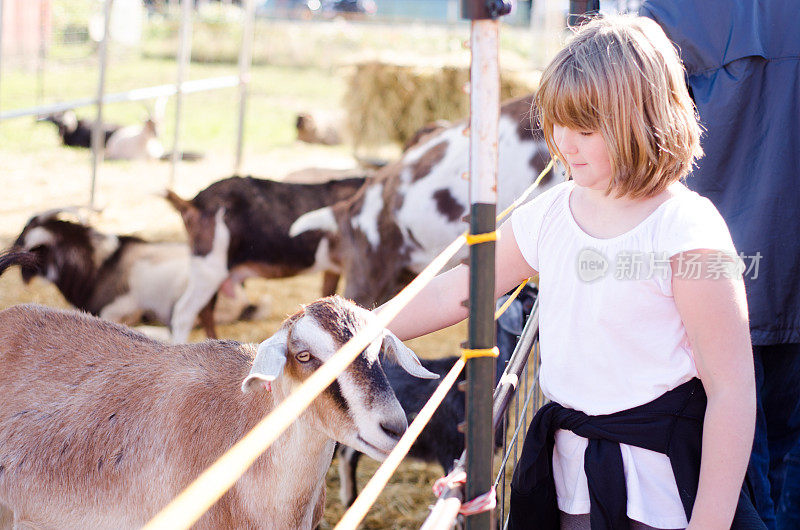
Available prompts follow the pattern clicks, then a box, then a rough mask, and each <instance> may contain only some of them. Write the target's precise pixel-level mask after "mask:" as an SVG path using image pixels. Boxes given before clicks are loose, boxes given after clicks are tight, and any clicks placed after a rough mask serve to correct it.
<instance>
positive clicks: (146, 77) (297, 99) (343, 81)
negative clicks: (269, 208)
mask: <svg viewBox="0 0 800 530" xmlns="http://www.w3.org/2000/svg"><path fill="white" fill-rule="evenodd" d="M77 4H80V2H78V3H77ZM77 4H76V5H77ZM80 5H82V4H80ZM84 11H86V10H85V9H84V10H81V9H79V8H77V7H70V2H67V1H66V0H56V1H55V2H54V7H53V13H54V17H55V18H54V37H53V44H52V46H51V48H50V50H49V51H48V58H47V61H46V63H45V68H44V71H43V75H42V76H41V77H40V76H38V75H37V73H36V71H35V69H32V68H30V67H28V68H21V67H19V66H15V65H14V64H9V63H8V62H6V63H5V64H4V65H3V66H4V67H3V74H2V82H1V83H0V105H2V109H3V110H12V109H20V108H26V107H30V106H34V105H37V104H42V103H50V102H57V101H67V100H72V99H78V98H86V97H93V96H94V95H95V94H96V91H97V83H98V78H99V72H98V68H97V58H96V56H95V52H94V45H93V44H92V43H90V42H75V43H71V44H68V43H64V41H63V39H61V40H59V35H62V33H63V32H64V31H75V30H76V28H78V29H80V27H81V24H82V21H83V23H85V21H86V13H85V12H84ZM226 20H227V19H226V17H225V16H222V15H220V14H219V13H211V15H209V16H206V17H205V18H203V17H198V18H197V19H196V20H195V23H194V29H193V62H192V64H191V66H190V68H189V74H188V76H189V78H190V79H201V78H207V77H217V76H225V75H236V74H237V72H238V67H237V65H236V60H237V57H238V47H239V43H240V28H239V25H238V24H237V23H235V22H230V21H226ZM59 32H62V33H59ZM177 33H178V24H177V21H176V20H175V19H174V18H152V19H149V20H148V21H147V23H146V24H145V28H144V36H145V38H144V41H143V42H142V44H141V46H140V47H139V48H138V49H123V48H120V47H112V48H111V49H110V51H109V67H108V69H107V73H106V92H107V93H115V92H121V91H126V90H131V89H134V88H141V87H147V86H154V85H160V84H166V83H173V82H174V81H175V79H176V76H177V67H176V62H175V59H174V57H175V52H176V47H177ZM501 36H502V38H501V45H502V50H501V64H503V65H508V64H512V63H516V64H523V65H524V64H525V61H527V60H528V56H527V55H526V53H527V52H532V50H531V48H532V47H533V45H532V44H531V42H532V41H531V38H530V37H529V36H528V35H527V33H526V32H524V31H522V30H520V29H519V28H510V27H503V29H502V30H501ZM468 37H469V28H468V26H467V25H465V24H459V25H456V26H452V27H445V26H426V25H413V24H412V25H409V24H405V25H388V24H374V23H352V22H343V21H291V22H290V21H276V20H267V19H258V21H257V25H256V31H255V44H254V47H253V57H254V64H253V67H252V70H251V82H250V87H249V93H250V97H249V99H248V102H247V116H246V128H245V146H246V150H247V151H250V152H258V153H265V152H268V151H269V150H270V149H273V148H276V147H281V146H285V145H287V144H289V143H291V142H293V141H294V138H295V132H294V122H295V116H296V114H297V113H298V112H308V111H316V110H330V109H337V108H340V107H341V101H342V98H343V95H344V93H345V90H346V85H347V76H348V73H349V72H350V71H351V68H349V65H353V64H355V63H356V62H358V61H359V60H362V59H365V58H373V59H374V58H381V57H386V56H387V55H389V56H390V57H391V60H399V61H400V62H414V61H418V60H421V61H423V62H431V61H433V62H434V63H436V62H437V61H438V62H439V63H441V64H453V63H457V64H467V63H468V60H469V52H468V50H466V49H464V48H463V47H462V43H463V42H464V41H465V40H466V39H468ZM145 103H147V104H149V105H151V106H152V104H153V102H152V101H150V102H145ZM174 105H175V98H170V100H169V103H168V106H167V109H166V119H165V121H164V124H163V127H162V130H161V138H162V141H163V142H164V144H165V146H167V148H169V146H170V145H171V143H172V138H173V131H174ZM238 105H239V104H238V90H237V89H235V88H231V89H223V90H216V91H212V92H200V93H194V94H188V95H186V96H185V99H184V107H183V114H182V115H183V124H182V126H181V127H182V135H181V144H182V146H183V148H184V149H189V150H199V151H209V150H217V149H219V150H225V151H229V150H233V148H234V145H235V141H236V128H237V116H238V109H239V106H238ZM77 113H78V115H79V116H80V117H85V118H93V117H94V116H95V115H96V114H95V113H96V111H95V109H94V108H93V107H91V106H90V107H85V108H81V109H78V110H77ZM146 116H147V111H146V109H145V107H144V105H143V104H142V103H130V102H127V103H118V104H110V105H107V106H106V107H105V109H104V120H105V121H109V122H117V123H122V124H136V123H140V122H141V121H142V120H143V119H144V118H145V117H146ZM54 143H56V144H57V143H58V138H57V136H56V134H55V128H54V127H53V126H52V125H49V124H37V123H35V121H34V119H33V118H32V117H31V118H19V119H15V120H10V121H6V122H2V123H0V152H1V151H6V150H8V151H13V152H17V153H32V154H33V153H35V152H36V151H37V150H38V149H39V146H42V145H46V146H51V145H53V144H54Z"/></svg>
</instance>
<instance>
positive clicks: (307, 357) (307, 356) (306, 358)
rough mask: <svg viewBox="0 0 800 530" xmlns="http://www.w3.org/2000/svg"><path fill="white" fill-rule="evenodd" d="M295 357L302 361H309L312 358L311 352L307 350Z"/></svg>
mask: <svg viewBox="0 0 800 530" xmlns="http://www.w3.org/2000/svg"><path fill="white" fill-rule="evenodd" d="M294 358H295V359H297V360H298V361H300V362H301V363H307V362H308V361H310V360H311V354H310V353H308V352H307V351H301V352H300V353H298V354H297V355H295V356H294Z"/></svg>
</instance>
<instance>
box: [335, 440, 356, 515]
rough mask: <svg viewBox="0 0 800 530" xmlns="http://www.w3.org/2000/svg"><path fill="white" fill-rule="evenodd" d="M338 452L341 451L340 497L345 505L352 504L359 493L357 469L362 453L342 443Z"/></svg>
mask: <svg viewBox="0 0 800 530" xmlns="http://www.w3.org/2000/svg"><path fill="white" fill-rule="evenodd" d="M337 453H339V499H340V500H341V501H342V504H344V505H345V506H350V505H352V504H353V503H354V502H355V500H356V496H357V495H358V481H357V480H356V471H357V469H358V460H359V459H360V458H361V453H359V452H358V451H356V450H355V449H353V448H352V447H348V446H346V445H340V446H339V448H338V449H337Z"/></svg>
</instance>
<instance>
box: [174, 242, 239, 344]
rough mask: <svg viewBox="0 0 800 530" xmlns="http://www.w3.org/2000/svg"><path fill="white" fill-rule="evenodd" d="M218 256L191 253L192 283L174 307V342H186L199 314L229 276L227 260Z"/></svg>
mask: <svg viewBox="0 0 800 530" xmlns="http://www.w3.org/2000/svg"><path fill="white" fill-rule="evenodd" d="M216 258H217V256H214V255H213V254H209V255H207V256H192V258H191V260H190V262H189V282H188V285H187V287H186V291H184V293H183V294H182V295H181V297H180V298H179V299H178V301H177V303H176V304H175V309H173V311H172V319H171V322H170V331H171V332H172V341H173V342H176V343H177V342H186V341H187V339H188V338H189V332H191V330H192V327H193V326H194V323H195V321H196V320H197V316H198V314H199V313H200V311H201V310H202V309H203V308H205V307H206V306H208V305H209V302H210V301H211V300H212V298H213V297H214V296H215V295H216V294H217V291H218V290H219V287H220V286H221V285H222V282H224V281H225V278H227V277H228V267H227V266H226V263H225V261H224V260H221V259H216ZM212 310H213V305H212ZM204 316H205V315H204ZM212 326H213V316H212ZM206 330H208V328H206Z"/></svg>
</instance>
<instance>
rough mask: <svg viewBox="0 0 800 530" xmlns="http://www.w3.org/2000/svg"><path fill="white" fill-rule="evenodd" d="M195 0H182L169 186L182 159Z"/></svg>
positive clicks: (173, 182) (172, 184)
mask: <svg viewBox="0 0 800 530" xmlns="http://www.w3.org/2000/svg"><path fill="white" fill-rule="evenodd" d="M193 7H194V1H193V0H181V26H180V27H181V29H180V42H179V44H178V79H177V81H176V82H175V131H174V135H173V138H172V171H171V173H170V177H169V187H170V188H173V187H174V186H175V173H176V172H177V168H178V160H180V159H181V145H180V137H181V110H182V107H183V82H184V81H185V79H186V71H187V70H188V69H189V60H190V59H191V55H192V8H193Z"/></svg>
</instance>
